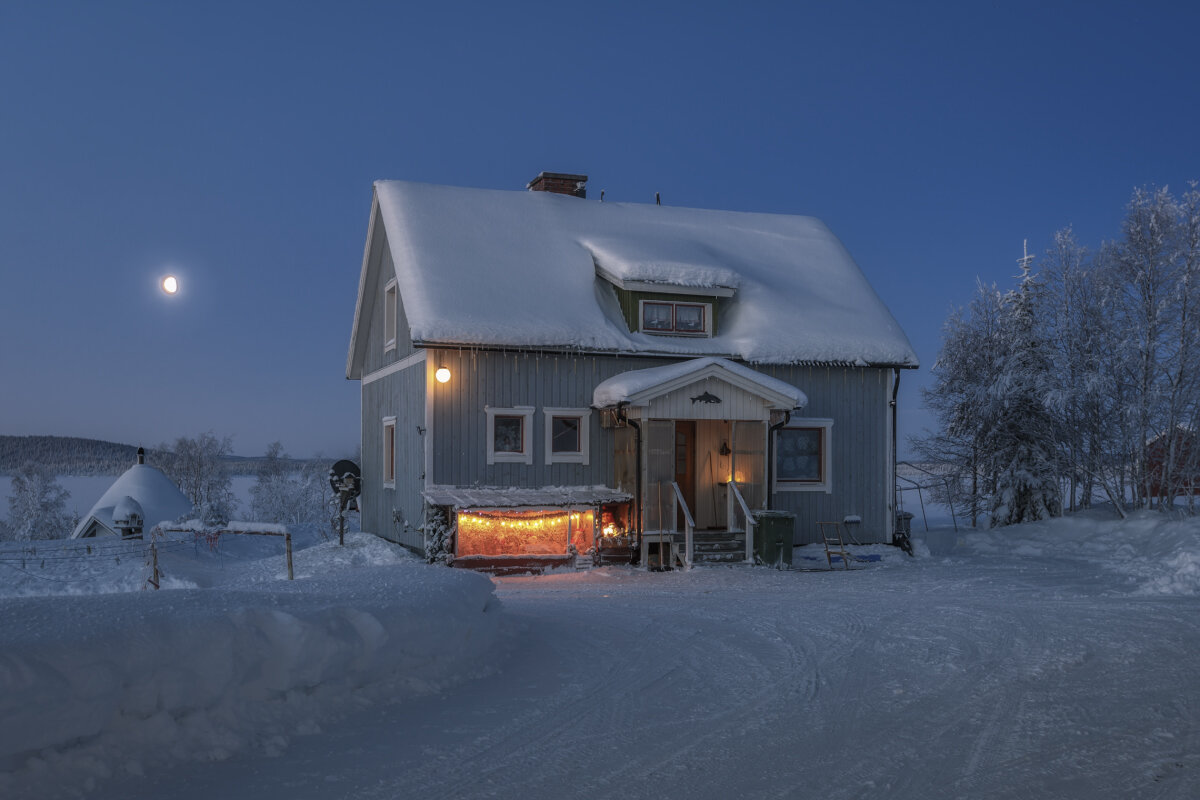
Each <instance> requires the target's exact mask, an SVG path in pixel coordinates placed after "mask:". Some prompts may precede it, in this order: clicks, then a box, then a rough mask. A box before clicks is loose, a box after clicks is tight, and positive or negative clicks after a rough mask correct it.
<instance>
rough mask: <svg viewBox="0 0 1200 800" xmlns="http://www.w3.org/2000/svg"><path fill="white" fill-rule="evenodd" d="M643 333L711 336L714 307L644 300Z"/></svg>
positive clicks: (700, 304)
mask: <svg viewBox="0 0 1200 800" xmlns="http://www.w3.org/2000/svg"><path fill="white" fill-rule="evenodd" d="M641 305H642V309H641V311H642V314H641V316H642V332H643V333H664V334H670V335H674V336H711V335H712V327H711V325H710V320H711V319H712V306H710V305H709V304H708V303H677V302H672V301H667V300H643V301H641Z"/></svg>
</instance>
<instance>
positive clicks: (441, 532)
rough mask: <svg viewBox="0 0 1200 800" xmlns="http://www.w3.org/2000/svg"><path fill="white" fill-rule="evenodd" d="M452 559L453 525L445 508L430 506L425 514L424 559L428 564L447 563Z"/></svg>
mask: <svg viewBox="0 0 1200 800" xmlns="http://www.w3.org/2000/svg"><path fill="white" fill-rule="evenodd" d="M453 559H454V527H453V525H452V524H451V523H450V521H449V519H448V517H447V514H446V510H445V509H444V508H441V507H431V508H429V509H428V510H427V511H426V514H425V560H426V561H428V562H429V563H430V564H448V563H450V561H451V560H453Z"/></svg>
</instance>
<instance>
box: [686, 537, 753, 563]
mask: <svg viewBox="0 0 1200 800" xmlns="http://www.w3.org/2000/svg"><path fill="white" fill-rule="evenodd" d="M745 560H746V534H745V532H744V531H726V530H717V531H695V532H693V533H692V563H693V564H740V563H743V562H744V561H745Z"/></svg>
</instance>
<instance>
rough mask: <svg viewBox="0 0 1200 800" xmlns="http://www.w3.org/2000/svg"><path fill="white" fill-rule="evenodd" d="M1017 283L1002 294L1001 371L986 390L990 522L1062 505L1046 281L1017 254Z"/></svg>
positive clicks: (1042, 514)
mask: <svg viewBox="0 0 1200 800" xmlns="http://www.w3.org/2000/svg"><path fill="white" fill-rule="evenodd" d="M1020 263H1021V272H1022V275H1021V283H1020V286H1019V287H1018V288H1017V289H1015V290H1014V291H1011V292H1009V293H1008V294H1006V295H1005V297H1004V312H1005V317H1004V319H1005V337H1004V339H1005V348H1004V357H1003V361H1002V362H1001V368H1000V371H999V374H998V375H997V376H996V380H995V381H993V383H992V385H991V387H990V388H989V390H988V395H989V400H990V401H991V410H990V413H989V414H988V417H989V419H990V422H991V424H992V430H991V436H990V442H989V443H990V445H991V452H990V453H989V457H990V458H991V459H992V460H993V463H994V464H995V467H996V488H995V491H994V492H993V493H992V497H991V504H990V508H989V515H990V522H991V526H992V527H1000V526H1003V525H1012V524H1015V523H1019V522H1027V521H1030V520H1039V519H1047V518H1049V517H1052V516H1057V515H1058V514H1060V513H1061V511H1062V505H1061V502H1060V499H1059V491H1058V474H1059V473H1058V465H1057V464H1056V461H1055V455H1054V442H1055V441H1056V440H1057V439H1058V435H1059V430H1058V424H1057V419H1056V417H1055V415H1054V414H1053V413H1052V410H1051V408H1050V406H1049V403H1050V402H1052V400H1051V398H1052V397H1053V385H1052V382H1051V359H1050V351H1049V348H1048V346H1047V342H1046V340H1045V338H1044V331H1043V330H1042V329H1041V325H1040V324H1039V322H1040V320H1042V319H1044V318H1045V314H1044V310H1045V292H1044V286H1043V284H1042V282H1041V280H1040V279H1039V278H1038V276H1037V274H1036V273H1035V272H1034V271H1033V270H1032V269H1031V264H1032V257H1029V256H1026V257H1024V258H1022V259H1021V262H1020Z"/></svg>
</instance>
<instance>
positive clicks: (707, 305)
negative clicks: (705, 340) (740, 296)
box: [613, 286, 721, 337]
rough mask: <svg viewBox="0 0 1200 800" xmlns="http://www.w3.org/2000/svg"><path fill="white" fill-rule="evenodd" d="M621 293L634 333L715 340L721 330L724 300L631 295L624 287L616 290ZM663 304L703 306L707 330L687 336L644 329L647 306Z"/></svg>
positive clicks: (619, 299)
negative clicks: (720, 314)
mask: <svg viewBox="0 0 1200 800" xmlns="http://www.w3.org/2000/svg"><path fill="white" fill-rule="evenodd" d="M613 288H614V289H615V290H616V293H617V302H618V304H619V305H620V306H621V315H622V316H623V317H625V324H626V325H627V326H629V330H630V332H631V333H651V334H655V335H659V336H710V337H711V336H715V335H716V334H717V333H718V332H719V330H720V328H719V301H720V300H721V298H720V297H717V296H714V295H708V294H683V293H681V292H678V291H672V292H643V291H631V290H629V289H622V288H621V287H620V286H614V287H613ZM647 302H650V303H663V304H667V303H669V304H679V305H683V306H703V307H704V315H705V320H704V328H705V330H703V331H698V332H695V333H685V332H676V331H657V330H653V329H649V328H646V327H643V325H642V314H643V306H644V304H645V303H647Z"/></svg>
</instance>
